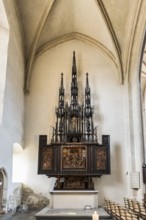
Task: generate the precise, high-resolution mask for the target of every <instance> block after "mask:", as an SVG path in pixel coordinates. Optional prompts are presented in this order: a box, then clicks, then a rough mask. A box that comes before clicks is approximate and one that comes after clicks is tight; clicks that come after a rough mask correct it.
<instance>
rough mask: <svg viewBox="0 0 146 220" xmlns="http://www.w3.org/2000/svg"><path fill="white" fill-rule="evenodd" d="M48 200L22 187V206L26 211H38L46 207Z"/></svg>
mask: <svg viewBox="0 0 146 220" xmlns="http://www.w3.org/2000/svg"><path fill="white" fill-rule="evenodd" d="M49 202H50V200H49V199H48V198H47V197H45V196H43V195H42V194H41V193H39V194H37V193H35V192H34V191H33V190H32V189H31V188H29V187H27V186H25V185H23V186H22V204H23V205H27V206H28V209H32V210H33V209H35V210H36V209H37V210H40V209H42V208H44V207H46V206H48V204H49Z"/></svg>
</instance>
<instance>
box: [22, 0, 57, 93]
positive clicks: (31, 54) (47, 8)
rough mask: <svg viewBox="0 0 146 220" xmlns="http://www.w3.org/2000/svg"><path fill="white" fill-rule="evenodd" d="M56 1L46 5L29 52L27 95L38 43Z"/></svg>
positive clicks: (26, 76)
mask: <svg viewBox="0 0 146 220" xmlns="http://www.w3.org/2000/svg"><path fill="white" fill-rule="evenodd" d="M54 1H55V0H49V1H48V3H47V4H46V6H45V9H44V12H43V14H42V16H41V19H40V22H39V24H38V27H37V30H36V32H35V35H34V38H33V41H32V44H31V48H30V51H29V55H28V59H27V66H26V73H25V84H24V92H25V93H29V82H30V75H31V69H32V64H33V61H34V57H35V52H36V47H37V43H38V40H39V37H40V35H41V32H42V30H43V27H44V24H45V22H46V19H47V17H48V14H49V12H50V10H51V8H52V6H53V3H54Z"/></svg>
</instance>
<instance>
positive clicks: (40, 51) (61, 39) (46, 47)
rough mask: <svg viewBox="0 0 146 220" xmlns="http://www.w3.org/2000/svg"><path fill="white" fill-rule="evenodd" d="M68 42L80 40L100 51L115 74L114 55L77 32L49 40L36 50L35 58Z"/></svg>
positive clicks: (95, 41)
mask: <svg viewBox="0 0 146 220" xmlns="http://www.w3.org/2000/svg"><path fill="white" fill-rule="evenodd" d="M70 40H80V41H83V42H86V43H90V44H92V45H94V46H96V47H97V48H98V49H100V50H101V51H102V53H103V54H104V55H105V56H106V57H107V59H108V60H109V61H110V62H111V63H112V64H113V65H114V69H116V72H117V69H118V65H117V61H116V58H115V56H114V54H113V53H111V51H110V50H108V48H107V47H105V46H104V45H103V44H102V43H100V42H99V41H97V40H96V39H94V38H92V37H90V36H87V35H85V34H82V33H79V32H72V33H69V34H66V35H63V36H60V37H58V38H55V39H54V40H51V41H49V42H47V43H45V44H44V45H43V46H41V47H40V48H38V50H37V51H36V56H41V55H42V54H43V53H45V52H46V51H48V50H50V49H51V48H53V47H55V46H57V45H59V44H62V43H65V42H67V41H70Z"/></svg>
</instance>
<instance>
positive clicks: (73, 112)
mask: <svg viewBox="0 0 146 220" xmlns="http://www.w3.org/2000/svg"><path fill="white" fill-rule="evenodd" d="M64 99H65V89H64V85H63V73H61V83H60V88H59V98H58V107H57V108H56V127H55V128H53V134H52V142H53V143H66V142H91V143H97V134H95V128H94V125H93V112H94V111H93V107H92V106H91V94H90V87H89V79H88V73H86V87H85V105H84V103H82V104H79V103H78V82H77V67H76V57H75V52H73V62H72V81H71V101H70V105H68V103H66V104H65V101H64Z"/></svg>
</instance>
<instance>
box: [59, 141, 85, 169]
mask: <svg viewBox="0 0 146 220" xmlns="http://www.w3.org/2000/svg"><path fill="white" fill-rule="evenodd" d="M61 157H62V160H61V163H62V166H61V167H62V170H65V169H69V170H70V169H72V170H86V167H87V147H86V146H84V145H82V146H79V145H75V144H74V145H69V146H62V152H61Z"/></svg>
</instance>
